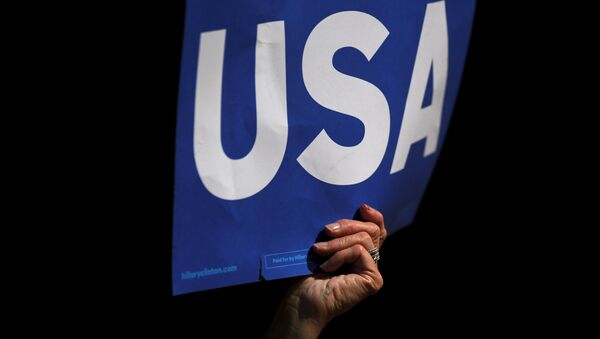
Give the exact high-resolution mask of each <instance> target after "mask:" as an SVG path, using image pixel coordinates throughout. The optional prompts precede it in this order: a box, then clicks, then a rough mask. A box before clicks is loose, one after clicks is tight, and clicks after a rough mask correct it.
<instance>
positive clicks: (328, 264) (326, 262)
mask: <svg viewBox="0 0 600 339" xmlns="http://www.w3.org/2000/svg"><path fill="white" fill-rule="evenodd" d="M330 265H331V260H327V261H325V262H324V263H322V264H321V266H319V268H321V269H322V270H326V269H327V267H328V266H330Z"/></svg>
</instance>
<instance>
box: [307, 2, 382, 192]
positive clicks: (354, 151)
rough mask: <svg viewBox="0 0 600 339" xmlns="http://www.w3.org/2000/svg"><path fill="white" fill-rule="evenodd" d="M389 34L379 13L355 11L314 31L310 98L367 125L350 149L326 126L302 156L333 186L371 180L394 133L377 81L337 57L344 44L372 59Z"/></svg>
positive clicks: (310, 170) (312, 170)
mask: <svg viewBox="0 0 600 339" xmlns="http://www.w3.org/2000/svg"><path fill="white" fill-rule="evenodd" d="M388 35H389V32H388V30H387V29H386V28H385V26H384V25H383V24H382V23H381V22H380V21H379V20H377V19H376V18H375V17H373V16H371V15H369V14H366V13H363V12H356V11H347V12H339V13H336V14H332V15H330V16H328V17H327V18H325V19H323V20H322V21H321V22H319V24H317V26H315V28H314V29H313V30H312V32H311V33H310V35H309V36H308V39H307V40H306V45H305V46H304V54H303V56H302V75H303V77H304V84H305V86H306V89H307V91H308V93H309V94H310V96H311V97H312V98H313V99H314V100H315V101H316V102H318V103H319V104H320V105H322V106H324V107H327V108H329V109H331V110H334V111H337V112H340V113H342V114H346V115H350V116H353V117H355V118H358V119H359V120H360V121H362V123H363V124H364V127H365V132H364V136H363V139H362V141H361V142H360V143H358V144H357V145H355V146H351V147H345V146H341V145H339V144H337V143H336V142H335V141H333V140H331V138H330V137H329V135H328V134H327V132H326V131H325V130H322V131H321V132H320V133H319V135H317V137H316V138H315V139H314V140H313V141H312V142H311V143H310V145H308V147H306V149H305V150H304V151H303V152H302V154H300V156H299V157H298V159H297V160H298V162H299V163H300V165H302V167H303V168H304V169H305V170H306V171H307V172H308V173H310V174H311V175H312V176H314V177H315V178H317V179H319V180H321V181H324V182H326V183H329V184H334V185H352V184H357V183H360V182H362V181H364V180H366V179H368V178H369V177H370V176H371V175H372V174H373V173H374V172H375V171H376V170H377V167H379V164H380V163H381V160H382V159H383V156H384V154H385V150H386V147H387V143H388V138H389V131H390V109H389V106H388V102H387V100H386V98H385V96H384V95H383V93H382V92H381V91H380V90H379V89H378V88H377V87H375V86H374V85H373V84H371V83H369V82H367V81H364V80H362V79H359V78H355V77H352V76H349V75H346V74H343V73H340V72H338V71H337V70H336V69H335V68H334V67H333V63H332V61H333V55H334V54H335V53H336V51H337V50H339V49H341V48H344V47H354V48H356V49H358V50H359V51H360V52H362V53H363V55H364V56H365V57H366V58H367V60H371V58H372V57H373V55H374V54H375V52H377V50H378V49H379V46H381V44H382V43H383V42H384V40H385V39H386V38H387V36H388Z"/></svg>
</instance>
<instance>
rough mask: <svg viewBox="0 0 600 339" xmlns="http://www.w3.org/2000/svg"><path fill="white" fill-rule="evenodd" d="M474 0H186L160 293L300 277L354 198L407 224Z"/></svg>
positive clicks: (457, 68)
mask: <svg viewBox="0 0 600 339" xmlns="http://www.w3.org/2000/svg"><path fill="white" fill-rule="evenodd" d="M474 9H475V1H474V0H455V1H450V0H448V1H425V0H397V1H391V0H389V1H374V0H369V1H367V0H329V1H321V0H302V1H300V0H277V1H270V0H269V1H267V0H243V1H242V0H231V1H230V0H222V1H205V0H188V1H187V7H186V18H185V36H184V44H183V56H182V67H181V79H180V90H179V106H178V116H177V142H176V145H177V146H176V165H175V168H176V173H175V203H174V229H173V293H174V294H175V295H177V294H183V293H189V292H193V291H200V290H206V289H211V288H217V287H223V286H229V285H236V284H243V283H249V282H255V281H258V280H260V279H267V280H270V279H277V278H284V277H291V276H298V275H306V274H310V273H311V271H310V268H311V265H312V262H311V260H312V259H310V256H309V255H308V251H309V248H310V247H311V245H312V244H313V243H314V242H315V239H316V238H317V236H318V235H319V233H320V232H321V231H322V230H323V227H324V225H326V224H329V223H332V222H334V221H336V220H338V219H343V218H348V219H351V218H352V217H353V215H354V213H355V211H356V210H357V208H358V207H359V206H360V205H361V204H362V203H367V204H369V205H371V206H373V207H375V208H377V209H379V210H380V211H382V213H383V214H384V215H385V218H386V227H387V228H388V231H389V232H394V231H397V230H399V229H401V228H402V227H404V226H406V225H408V224H409V223H411V222H412V220H413V218H414V216H415V212H416V211H417V208H418V206H419V202H420V200H421V198H422V196H423V194H424V191H425V188H426V185H427V182H428V180H429V177H430V176H431V173H432V171H433V168H434V165H435V162H436V159H437V157H438V155H439V152H440V149H441V147H442V143H443V140H444V137H445V134H446V130H447V128H448V123H449V120H450V116H451V113H452V107H453V105H454V101H455V99H456V95H457V92H458V87H459V83H460V77H461V72H462V68H463V63H464V60H465V56H466V52H467V47H468V41H469V34H470V29H471V24H472V19H473V14H474Z"/></svg>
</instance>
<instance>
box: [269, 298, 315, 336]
mask: <svg viewBox="0 0 600 339" xmlns="http://www.w3.org/2000/svg"><path fill="white" fill-rule="evenodd" d="M326 324H327V322H326V321H323V320H321V319H318V318H317V317H315V316H313V315H311V314H306V312H303V311H302V308H301V305H300V298H299V297H297V296H294V295H289V296H288V297H287V298H286V300H284V301H283V302H282V304H281V305H280V306H279V308H278V310H277V313H276V315H275V318H274V319H273V323H272V324H271V327H270V328H269V330H268V332H267V334H266V336H265V339H271V338H280V339H283V338H285V339H315V338H317V337H318V336H319V334H320V333H321V331H322V330H323V328H324V327H325V325H326Z"/></svg>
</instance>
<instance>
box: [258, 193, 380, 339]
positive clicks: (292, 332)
mask: <svg viewBox="0 0 600 339" xmlns="http://www.w3.org/2000/svg"><path fill="white" fill-rule="evenodd" d="M360 213H361V215H362V216H363V218H364V219H365V220H366V221H357V220H340V221H338V222H336V223H333V224H329V225H327V226H326V227H325V228H326V230H327V233H328V234H329V235H330V236H331V237H333V238H334V239H332V240H330V241H327V242H323V243H316V244H315V246H314V247H315V250H316V251H317V253H319V254H322V255H325V256H329V255H331V257H330V258H329V259H328V260H327V261H325V262H324V263H323V264H322V265H321V269H322V271H323V272H325V273H323V274H317V275H313V276H309V277H306V278H302V279H301V280H300V281H299V282H298V283H296V284H295V285H294V286H292V288H291V289H290V291H289V292H288V295H287V296H286V298H285V299H284V300H283V302H282V304H281V305H280V307H279V309H278V311H277V314H276V316H275V320H274V321H273V324H272V326H271V328H270V329H269V332H268V333H267V336H266V338H317V337H318V335H319V333H320V332H321V330H322V329H323V328H324V327H325V325H327V323H328V322H329V321H330V320H332V319H333V318H335V317H336V316H338V315H340V314H342V313H344V312H346V311H348V310H350V309H351V308H352V307H353V306H355V305H356V304H357V303H359V302H360V301H361V300H363V299H364V298H366V297H368V296H369V295H372V294H374V293H377V291H379V290H380V289H381V287H382V286H383V277H382V276H381V274H380V273H379V270H378V268H377V263H376V261H375V260H374V258H373V257H372V256H371V255H370V254H369V251H368V250H369V249H372V248H379V247H380V246H381V244H382V241H383V240H382V239H384V238H385V236H384V235H385V234H386V233H387V232H386V230H385V225H384V223H383V215H382V214H381V213H380V212H379V211H377V210H375V209H374V208H371V207H369V206H367V205H364V204H363V205H362V206H361V208H360ZM344 264H347V265H348V266H349V269H348V273H347V274H339V275H336V274H335V272H336V271H337V270H339V269H340V268H341V267H342V266H343V265H344Z"/></svg>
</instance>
